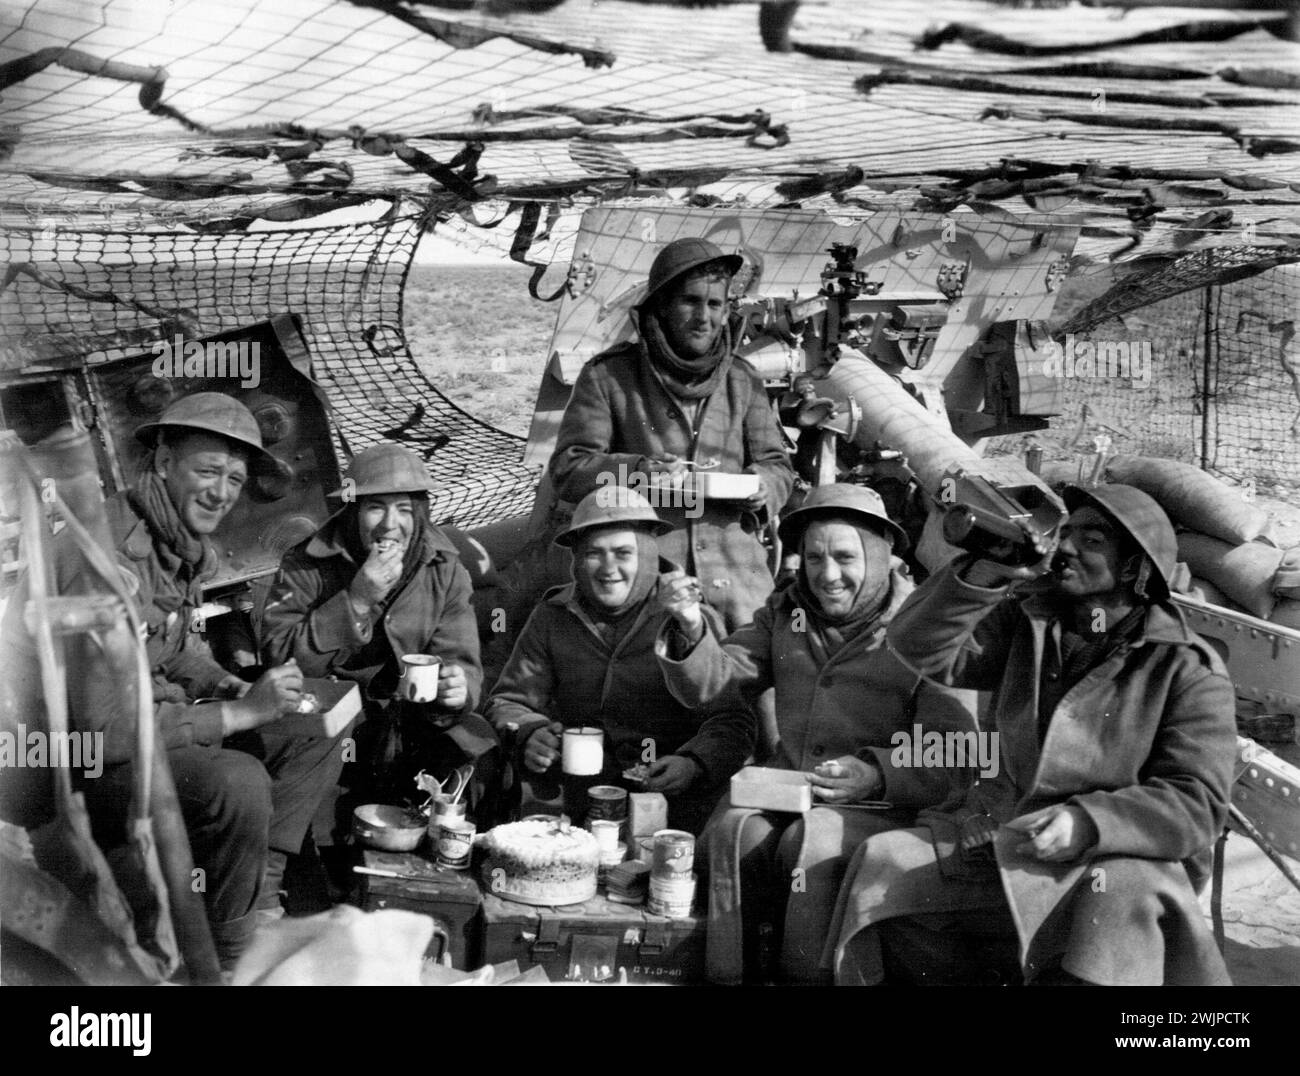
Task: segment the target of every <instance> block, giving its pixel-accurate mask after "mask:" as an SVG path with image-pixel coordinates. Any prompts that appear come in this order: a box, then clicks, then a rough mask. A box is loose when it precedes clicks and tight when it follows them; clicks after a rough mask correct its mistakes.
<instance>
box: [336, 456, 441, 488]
mask: <svg viewBox="0 0 1300 1076" xmlns="http://www.w3.org/2000/svg"><path fill="white" fill-rule="evenodd" d="M434 488H435V487H434V484H433V479H431V478H430V477H429V470H428V468H427V467H425V465H424V460H422V459H420V457H419V456H417V455H416V454H415V453H414V452H412V451H411V450H410V449H409V448H403V447H402V446H401V445H394V444H388V443H385V444H380V445H372V446H371V447H370V448H367V449H364V450H363V451H361V452H358V453H357V454H356V455H355V456H353V457H352V462H351V463H349V464H348V469H347V471H346V473H345V474H344V478H343V485H342V486H340V487H339V488H338V489H336V490H335V491H334V492H333V493H331V494H330V496H331V497H342V496H344V495H345V491H346V496H347V497H348V498H349V499H354V498H357V497H363V496H365V495H367V494H380V493H432V492H433V491H434Z"/></svg>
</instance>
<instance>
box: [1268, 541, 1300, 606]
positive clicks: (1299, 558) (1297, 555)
mask: <svg viewBox="0 0 1300 1076" xmlns="http://www.w3.org/2000/svg"><path fill="white" fill-rule="evenodd" d="M1273 594H1274V596H1276V597H1277V598H1300V545H1298V546H1293V547H1292V548H1290V549H1288V550H1287V551H1286V552H1285V553H1283V554H1282V562H1281V563H1280V564H1279V565H1278V566H1277V572H1276V574H1275V575H1274V576H1273Z"/></svg>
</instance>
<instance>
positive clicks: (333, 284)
mask: <svg viewBox="0 0 1300 1076" xmlns="http://www.w3.org/2000/svg"><path fill="white" fill-rule="evenodd" d="M419 235H420V228H419V222H418V220H416V219H415V218H412V217H409V216H407V217H398V218H396V219H393V220H385V221H380V222H376V223H372V224H359V225H349V226H343V227H334V228H310V229H293V230H286V231H275V232H248V233H236V234H232V235H224V236H223V235H196V234H193V233H188V232H187V233H183V234H178V233H175V232H168V233H162V234H157V233H154V234H141V233H131V232H113V231H89V230H83V231H75V232H68V231H57V232H49V231H46V232H41V233H34V232H31V231H27V230H24V229H11V230H10V231H8V232H7V233H6V234H4V235H3V236H0V251H3V253H4V260H5V261H6V262H7V263H8V270H7V282H8V287H7V288H6V289H5V290H4V292H3V293H0V323H2V324H3V325H4V326H5V332H4V335H3V336H0V361H3V363H4V364H5V366H6V367H7V368H10V369H15V368H26V369H29V370H30V369H32V368H33V367H36V366H42V365H44V366H57V367H66V366H67V365H69V363H70V362H71V361H73V360H75V359H76V358H85V359H87V360H88V361H90V362H99V361H109V360H112V359H118V358H123V357H125V356H128V355H131V354H139V353H140V352H141V351H142V350H147V349H146V347H145V345H146V343H147V342H148V341H152V340H157V339H169V338H170V336H171V334H172V333H173V332H175V331H183V332H186V333H189V334H190V335H209V334H212V333H217V332H222V331H224V330H228V329H235V328H239V327H240V326H243V325H247V324H249V323H251V322H256V321H261V320H264V319H266V318H268V317H271V316H272V315H274V314H281V313H286V312H293V313H296V314H298V315H299V317H300V318H301V319H302V324H303V329H304V332H305V334H306V337H307V342H308V344H309V346H310V348H311V352H312V358H313V364H314V365H313V373H314V375H315V377H316V380H317V381H319V382H320V384H321V385H322V386H323V387H324V388H325V390H326V392H327V394H328V396H329V399H330V402H331V404H332V406H333V408H334V417H335V428H336V431H337V433H338V434H339V435H340V437H341V439H342V442H343V443H342V444H341V445H340V446H339V447H340V448H342V449H343V450H344V452H345V453H350V452H356V451H358V450H360V449H362V448H364V447H366V446H367V445H369V444H374V443H376V442H378V441H381V440H397V441H401V442H403V443H406V444H408V445H409V446H410V447H412V448H414V449H416V450H417V451H419V452H420V453H421V454H422V455H423V456H424V457H425V458H426V460H427V461H428V463H429V468H430V471H431V473H432V474H433V475H435V477H436V478H437V479H438V481H439V485H440V487H441V490H442V491H441V492H440V493H439V494H437V495H436V496H435V498H434V504H433V509H434V512H435V513H436V515H437V518H439V519H441V520H445V521H448V522H454V523H457V524H460V525H462V526H473V525H475V524H478V523H485V522H490V521H492V520H495V519H497V518H499V517H500V516H501V515H510V514H514V513H518V512H523V511H527V509H528V508H529V506H530V505H531V503H532V496H533V486H534V483H535V476H534V475H533V473H532V472H531V471H528V470H525V469H523V468H522V467H518V466H516V467H514V468H511V466H510V464H511V463H516V464H517V463H518V461H519V458H520V455H521V450H522V442H521V440H520V439H519V438H517V437H514V436H512V435H510V434H507V433H504V432H503V431H501V430H497V429H494V428H493V427H491V426H488V425H486V424H484V423H482V422H479V421H478V420H477V419H475V418H473V417H472V416H470V415H467V414H465V413H464V412H463V411H461V410H460V409H459V408H457V407H456V406H455V405H454V404H452V403H451V402H449V401H448V400H447V399H446V398H445V397H443V396H442V394H441V393H439V392H438V391H437V390H436V389H435V388H434V387H433V386H432V385H430V384H429V383H428V382H427V381H426V380H425V379H424V377H423V375H421V374H420V372H419V370H418V369H417V368H416V365H415V364H414V363H413V362H412V361H411V354H410V352H409V350H408V349H407V346H406V340H405V337H404V335H403V332H402V285H403V282H404V280H405V276H406V271H407V267H408V265H409V263H410V259H411V255H412V253H413V251H414V249H415V244H416V241H417V240H418V238H419ZM503 464H504V465H503Z"/></svg>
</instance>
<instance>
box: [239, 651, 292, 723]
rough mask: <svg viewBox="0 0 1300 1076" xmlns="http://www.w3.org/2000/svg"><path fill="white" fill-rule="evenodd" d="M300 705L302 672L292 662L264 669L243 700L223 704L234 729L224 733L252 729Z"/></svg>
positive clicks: (290, 711) (289, 712)
mask: <svg viewBox="0 0 1300 1076" xmlns="http://www.w3.org/2000/svg"><path fill="white" fill-rule="evenodd" d="M301 701H302V670H301V669H300V668H298V663H297V662H296V661H294V660H293V659H292V658H291V659H290V660H289V661H286V662H285V663H284V664H283V665H277V666H276V667H275V668H273V669H267V671H266V672H264V673H263V674H262V675H261V677H260V678H259V679H258V680H257V682H256V683H255V684H253V686H252V687H250V688H249V689H248V692H247V693H246V694H245V695H244V697H243V698H241V699H238V700H236V701H234V702H231V703H228V704H226V712H227V713H228V714H231V715H232V720H231V722H230V724H231V725H233V727H229V728H227V729H226V730H225V731H226V732H241V731H244V730H246V729H255V728H258V727H260V726H261V725H265V724H266V723H267V722H270V721H274V720H275V719H276V718H277V717H280V716H282V715H284V714H291V713H293V712H294V711H295V710H297V709H298V704H299V702H301Z"/></svg>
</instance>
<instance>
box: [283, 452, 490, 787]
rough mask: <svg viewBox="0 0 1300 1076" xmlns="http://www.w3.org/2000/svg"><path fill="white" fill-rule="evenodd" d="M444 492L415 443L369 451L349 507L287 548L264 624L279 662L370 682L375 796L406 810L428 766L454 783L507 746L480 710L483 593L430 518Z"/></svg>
mask: <svg viewBox="0 0 1300 1076" xmlns="http://www.w3.org/2000/svg"><path fill="white" fill-rule="evenodd" d="M432 489H433V483H432V480H431V479H430V478H429V475H428V472H427V470H426V469H425V466H424V462H423V461H422V460H421V459H420V457H419V456H417V455H416V454H415V453H414V452H412V451H411V450H410V449H407V448H403V447H401V446H400V445H391V444H384V445H377V446H375V447H373V448H368V449H366V450H365V451H364V452H361V453H359V454H358V455H357V456H356V457H354V459H353V460H352V463H351V465H350V466H349V468H348V471H347V475H346V477H345V479H344V482H343V485H342V488H340V489H339V490H337V491H336V492H335V495H336V496H338V497H340V498H341V499H342V500H343V507H342V509H341V510H340V511H338V512H336V513H335V514H334V515H333V516H331V517H330V518H329V519H328V520H326V521H325V523H324V524H323V525H322V526H321V528H320V530H318V531H317V532H316V533H315V534H314V535H313V536H312V537H311V538H308V539H307V540H306V541H304V542H302V543H300V544H299V545H297V546H295V547H294V548H293V549H291V550H290V551H289V552H288V553H286V554H285V556H284V559H283V560H282V561H281V564H280V571H279V574H278V575H277V577H276V580H275V583H274V584H273V585H272V587H271V590H270V593H269V594H268V595H267V599H266V602H265V604H264V606H263V608H262V611H261V616H260V623H259V628H260V638H261V645H262V650H263V654H264V656H265V657H266V658H267V659H268V660H283V659H284V658H287V657H289V656H293V657H296V658H297V659H298V663H299V665H301V666H302V669H303V673H304V675H306V676H338V677H339V678H341V679H347V680H355V681H356V682H357V683H358V684H360V685H361V688H362V693H363V696H364V697H365V699H366V716H367V722H366V725H363V726H362V728H361V730H360V731H359V734H358V746H359V748H360V752H361V756H362V757H361V758H359V760H358V761H361V762H363V763H368V766H365V767H363V768H364V769H366V770H367V771H368V773H369V777H370V778H371V780H370V782H369V783H368V792H369V793H370V794H373V795H376V796H379V797H381V798H383V799H385V800H388V801H390V802H397V803H400V802H402V800H403V799H406V798H408V797H410V796H412V795H413V794H414V793H413V789H414V785H413V784H412V780H411V779H412V777H413V775H414V773H415V771H416V770H418V769H421V768H424V769H428V770H430V771H431V772H433V773H435V775H437V776H438V777H440V778H441V777H443V776H445V774H446V773H448V772H450V770H451V769H453V768H455V767H456V766H458V765H461V764H462V763H464V762H466V761H476V765H478V760H481V759H482V758H483V757H484V756H485V755H487V754H488V753H490V752H491V751H492V750H493V748H495V747H496V745H497V738H496V734H495V733H494V732H493V730H492V728H491V726H490V725H488V723H487V722H486V721H484V720H483V718H481V717H479V716H478V715H477V714H476V713H474V712H473V710H474V708H475V707H476V706H477V704H478V701H479V693H480V690H481V686H482V682H483V672H482V665H481V664H480V660H479V645H478V630H477V627H476V624H475V619H474V613H473V610H472V609H471V607H470V595H471V592H472V586H471V583H470V579H469V575H468V573H467V572H466V570H465V568H464V567H463V566H462V565H461V563H460V560H459V557H458V556H457V553H456V549H455V547H454V546H453V545H452V543H451V541H450V540H449V539H448V538H447V537H446V536H445V535H444V534H443V532H442V530H441V529H440V528H438V527H437V526H435V525H434V524H433V523H432V522H431V521H430V519H429V497H428V495H429V493H430V492H431V491H432ZM479 769H480V770H481V771H485V770H486V769H487V766H486V764H482V765H479ZM484 776H486V774H484ZM471 795H474V792H473V791H472V792H471Z"/></svg>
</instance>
